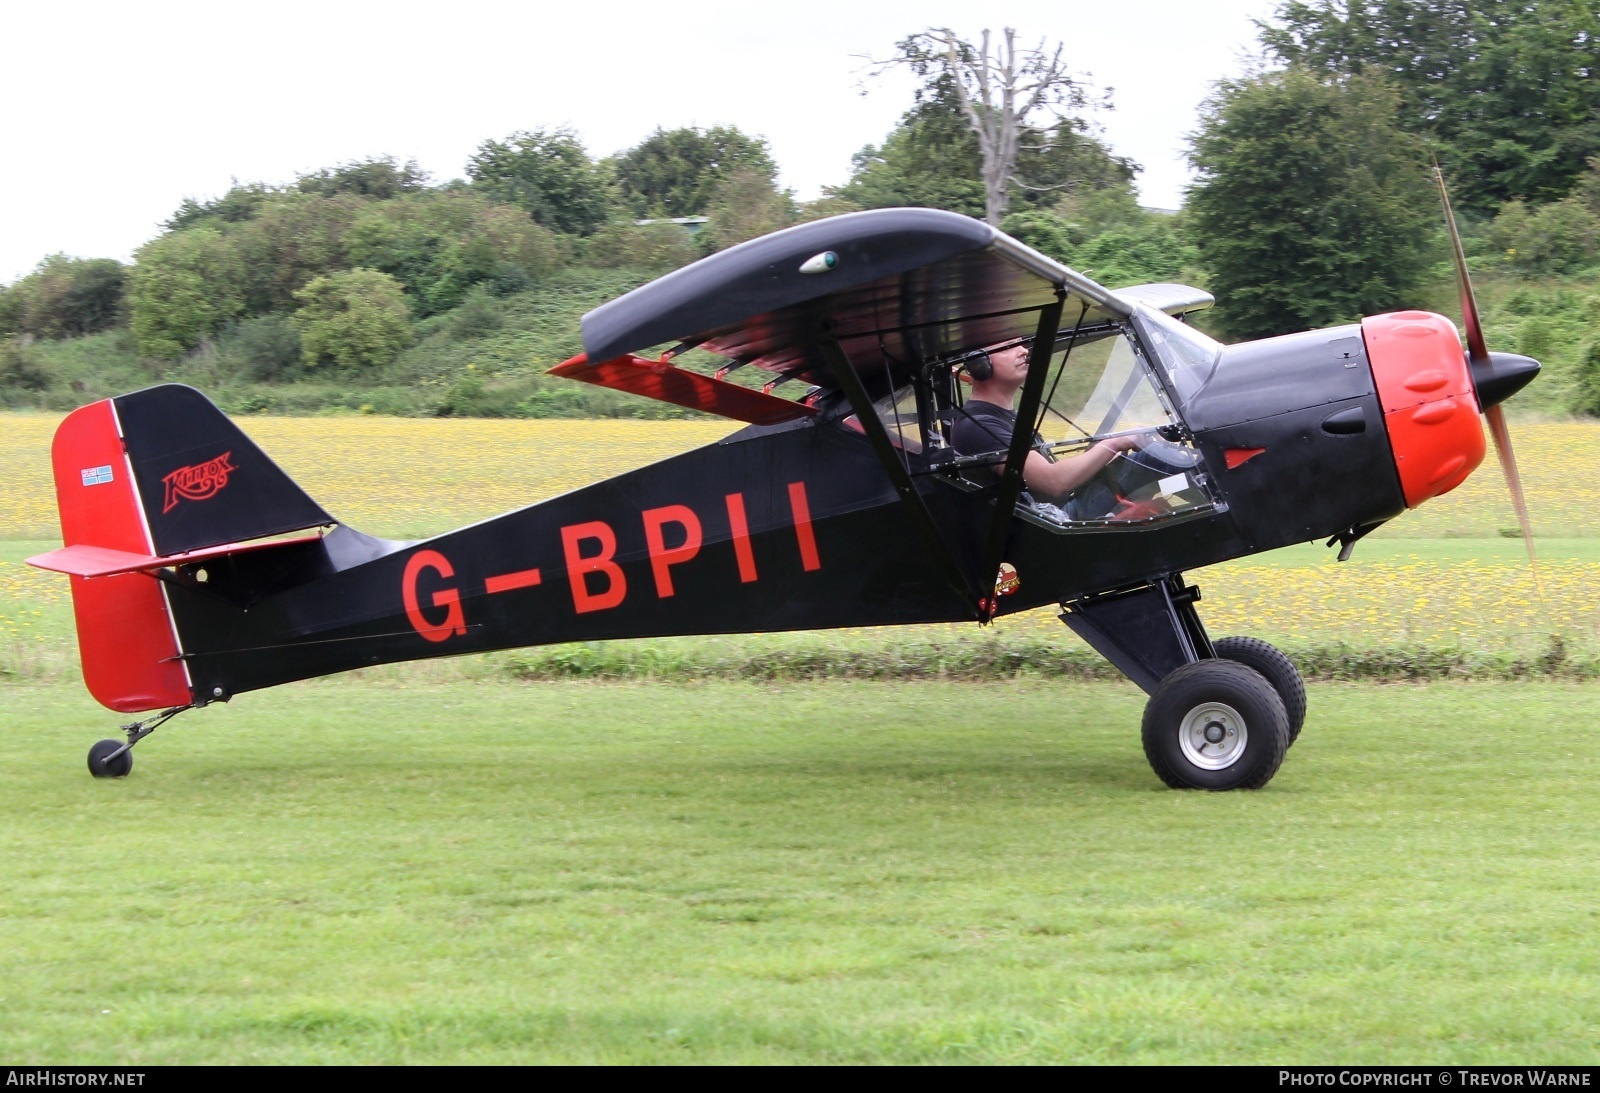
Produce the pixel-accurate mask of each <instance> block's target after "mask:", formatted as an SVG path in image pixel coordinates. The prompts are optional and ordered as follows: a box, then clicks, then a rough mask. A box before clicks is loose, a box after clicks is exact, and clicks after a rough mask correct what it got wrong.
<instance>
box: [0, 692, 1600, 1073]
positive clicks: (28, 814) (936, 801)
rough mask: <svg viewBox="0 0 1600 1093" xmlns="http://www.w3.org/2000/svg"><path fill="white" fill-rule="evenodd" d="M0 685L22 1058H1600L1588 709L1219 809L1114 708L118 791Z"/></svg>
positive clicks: (184, 755)
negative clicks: (1157, 757) (1159, 769)
mask: <svg viewBox="0 0 1600 1093" xmlns="http://www.w3.org/2000/svg"><path fill="white" fill-rule="evenodd" d="M5 695H6V704H7V728H8V731H7V732H6V734H5V735H4V737H3V738H0V763H3V766H4V769H5V770H6V771H7V790H6V793H5V795H4V796H3V799H0V845H3V848H4V849H3V853H0V892H3V893H4V896H3V897H0V919H3V922H0V928H3V935H0V936H4V938H5V942H4V944H3V946H0V1055H3V1056H4V1057H6V1058H10V1059H15V1060H26V1061H28V1062H30V1063H48V1062H54V1063H65V1062H76V1063H119V1064H146V1063H198V1062H248V1061H270V1062H446V1063H449V1062H456V1063H459V1062H529V1061H573V1062H576V1061H596V1062H603V1061H649V1062H673V1061H683V1062H738V1061H747V1062H817V1061H827V1062H1145V1063H1150V1062H1228V1063H1244V1062H1256V1063H1262V1062H1270V1063H1294V1062H1298V1063H1335V1062H1339V1063H1356V1062H1368V1063H1386V1062H1406V1063H1467V1062H1502V1063H1513V1062H1533V1061H1538V1062H1547V1063H1551V1062H1565V1063H1592V1062H1593V1061H1595V1059H1596V1056H1597V1054H1600V1049H1597V1047H1596V1044H1597V1043H1600V1035H1597V1034H1600V974H1597V973H1600V966H1597V965H1600V956H1597V955H1596V953H1595V950H1594V947H1593V945H1592V944H1591V942H1592V938H1593V937H1594V934H1595V931H1596V928H1597V926H1600V922H1597V916H1600V909H1597V907H1596V905H1595V901H1594V898H1593V893H1594V891H1595V890H1596V888H1597V886H1600V859H1597V858H1596V856H1595V854H1594V853H1593V846H1594V845H1595V843H1596V841H1597V839H1600V812H1597V809H1596V807H1595V805H1594V793H1593V787H1594V781H1595V777H1596V774H1597V764H1596V759H1595V755H1594V748H1593V744H1592V740H1591V738H1590V737H1591V734H1590V733H1588V731H1587V729H1586V726H1587V725H1589V724H1592V723H1593V722H1594V721H1595V720H1596V717H1597V715H1600V698H1597V697H1596V694H1595V692H1593V691H1592V690H1590V689H1586V688H1581V687H1573V686H1560V685H1533V684H1520V685H1469V686H1463V685H1452V686H1429V687H1401V688H1395V687H1387V688H1384V687H1374V686H1365V685H1364V686H1354V685H1337V686H1322V687H1318V688H1315V689H1314V691H1313V695H1312V714H1311V718H1310V721H1309V723H1308V726H1307V728H1306V731H1305V734H1304V736H1303V737H1302V739H1301V742H1300V743H1298V744H1297V745H1296V746H1295V748H1294V750H1293V751H1292V752H1291V754H1290V757H1289V759H1288V761H1287V762H1286V763H1285V765H1284V767H1283V769H1282V771H1281V772H1280V773H1279V775H1278V777H1277V779H1276V780H1275V781H1274V782H1273V783H1272V784H1271V786H1269V787H1268V788H1267V789H1266V790H1264V791H1262V792H1259V793H1235V794H1203V793H1182V792H1173V791H1169V790H1166V789H1163V788H1162V787H1161V786H1160V785H1159V783H1158V782H1157V781H1156V780H1155V778H1154V777H1153V775H1151V773H1150V771H1149V769H1148V767H1147V766H1146V765H1145V761H1144V757H1143V755H1142V753H1141V751H1140V747H1139V743H1138V721H1139V715H1140V709H1141V706H1142V696H1141V695H1140V694H1139V693H1138V692H1137V691H1135V690H1134V689H1133V688H1132V687H1130V686H1127V685H1121V684H1090V685H1062V684H1054V685H1039V684H1027V683H1023V684H1017V685H1010V686H1008V685H1003V684H1002V685H993V684H991V685H959V684H940V683H934V684H923V685H904V684H900V685H891V684H853V685H848V684H815V685H806V686H790V687H781V688H770V687H761V686H755V685H749V684H714V685H705V686H698V687H683V686H662V685H595V684H545V685H538V686H528V685H517V684H512V683H505V682H501V683H495V684H480V685H475V686H474V685H466V684H459V683H458V684H452V685H405V684H395V685H388V686H383V685H375V684H373V683H370V682H369V683H366V684H354V683H350V682H337V683H320V684H311V685H298V686H292V687H288V688H283V689H280V690H277V691H273V692H268V693H264V694H260V695H249V696H244V697H242V698H240V699H238V700H237V701H236V702H235V703H234V705H232V706H230V707H226V708H217V709H209V710H205V711H200V712H198V713H193V714H188V715H185V716H184V717H183V718H180V719H179V720H178V721H176V722H174V723H173V724H172V725H170V726H168V727H167V728H164V729H162V730H161V731H160V732H158V733H157V734H156V735H155V736H153V737H151V738H150V739H149V740H147V741H145V742H144V743H142V744H141V745H140V747H139V751H138V753H137V755H138V764H137V767H136V769H135V772H134V774H133V776H132V777H131V778H129V779H127V780H125V781H118V782H97V781H93V780H91V779H90V778H89V777H88V775H87V773H86V772H85V770H84V767H83V752H84V750H85V748H86V746H87V744H88V743H89V742H91V741H92V740H93V739H95V738H96V737H98V736H101V735H105V734H106V728H107V727H108V726H109V724H110V723H111V721H112V718H111V717H110V716H109V715H107V714H106V713H105V712H104V711H100V710H97V709H96V708H95V707H94V706H93V704H92V703H91V702H89V700H88V699H86V698H85V697H83V696H82V695H81V693H79V692H77V691H76V690H75V689H72V688H44V687H31V686H26V687H11V688H7V690H6V691H5ZM1397 711H1403V716H1397Z"/></svg>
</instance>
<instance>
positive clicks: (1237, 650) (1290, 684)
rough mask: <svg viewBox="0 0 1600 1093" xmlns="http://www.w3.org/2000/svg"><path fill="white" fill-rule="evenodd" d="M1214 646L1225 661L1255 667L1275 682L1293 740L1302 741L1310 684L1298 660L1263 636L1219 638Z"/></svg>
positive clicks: (1290, 738) (1291, 742)
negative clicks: (1299, 668) (1306, 680)
mask: <svg viewBox="0 0 1600 1093" xmlns="http://www.w3.org/2000/svg"><path fill="white" fill-rule="evenodd" d="M1212 647H1213V648H1214V649H1215V650H1216V652H1217V656H1219V657H1221V658H1222V659H1223V660H1233V661H1237V662H1238V663H1240V664H1243V665H1244V666H1245V667H1247V668H1254V669H1255V670H1256V671H1258V672H1260V673H1261V674H1262V676H1264V677H1265V678H1266V681H1267V682H1268V683H1270V684H1272V689H1273V690H1274V691H1277V692H1278V697H1279V698H1281V699H1283V712H1284V713H1285V714H1286V715H1288V718H1289V743H1290V744H1293V743H1294V742H1295V741H1296V740H1298V739H1299V738H1300V730H1301V729H1302V728H1303V727H1304V726H1305V723H1306V685H1305V681H1304V680H1302V679H1301V678H1300V672H1299V670H1298V669H1297V668H1295V666H1294V661H1292V660H1290V659H1289V658H1288V657H1287V656H1285V655H1284V654H1283V652H1282V650H1280V649H1278V648H1277V647H1276V646H1273V645H1269V644H1268V643H1267V642H1264V641H1262V640H1261V639H1260V638H1218V639H1217V640H1216V641H1215V642H1213V643H1212Z"/></svg>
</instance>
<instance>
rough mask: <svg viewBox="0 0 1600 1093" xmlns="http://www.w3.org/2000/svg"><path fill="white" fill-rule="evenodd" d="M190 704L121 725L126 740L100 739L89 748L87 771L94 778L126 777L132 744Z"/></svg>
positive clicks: (129, 767) (186, 708)
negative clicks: (126, 737)
mask: <svg viewBox="0 0 1600 1093" xmlns="http://www.w3.org/2000/svg"><path fill="white" fill-rule="evenodd" d="M188 709H193V707H192V706H174V707H172V708H171V709H170V710H162V711H161V712H160V713H158V714H156V716H154V717H150V718H146V719H145V720H143V721H131V722H129V723H128V724H126V725H124V726H122V731H123V732H124V733H126V734H127V735H128V742H127V743H123V742H122V741H121V740H101V741H99V742H98V743H96V744H95V745H94V747H92V748H90V749H89V773H90V774H92V775H94V776H95V777H96V778H126V777H127V776H128V773H129V772H130V771H132V770H133V746H134V745H135V744H137V743H138V742H139V741H141V740H143V739H144V738H145V737H147V736H149V735H150V734H151V733H153V732H155V731H156V730H157V729H159V728H160V727H161V726H162V725H165V724H166V723H167V722H168V721H171V720H172V719H173V718H174V717H177V716H178V715H179V714H181V713H182V712H183V711H184V710H188Z"/></svg>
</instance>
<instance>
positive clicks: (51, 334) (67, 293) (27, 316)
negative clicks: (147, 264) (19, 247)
mask: <svg viewBox="0 0 1600 1093" xmlns="http://www.w3.org/2000/svg"><path fill="white" fill-rule="evenodd" d="M127 280H128V270H127V267H126V266H124V265H123V264H122V263H121V262H118V261H117V260H116V259H114V258H69V257H67V256H66V255H64V254H52V255H51V256H50V257H48V258H46V259H45V260H44V261H42V262H40V263H39V265H38V267H37V268H36V269H35V270H34V271H33V272H32V273H30V274H28V276H26V277H24V278H22V279H21V280H20V281H18V282H17V283H16V284H14V285H12V286H11V287H10V288H9V289H7V290H6V303H5V304H4V305H0V331H3V332H6V333H14V334H31V335H33V336H34V337H36V338H71V337H77V336H79V335H82V334H95V333H98V332H99V331H102V330H109V329H111V328H112V327H114V326H116V325H118V324H119V323H120V322H121V321H122V319H123V294H124V291H125V289H126V287H127Z"/></svg>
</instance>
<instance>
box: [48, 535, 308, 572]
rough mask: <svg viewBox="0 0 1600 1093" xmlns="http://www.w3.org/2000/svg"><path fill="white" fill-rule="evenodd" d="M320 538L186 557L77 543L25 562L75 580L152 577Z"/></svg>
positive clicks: (231, 545) (255, 544)
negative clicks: (159, 571) (157, 572)
mask: <svg viewBox="0 0 1600 1093" xmlns="http://www.w3.org/2000/svg"><path fill="white" fill-rule="evenodd" d="M320 538H321V536H320V535H301V536H298V537H296V538H293V539H270V540H266V541H258V542H253V543H225V544H223V545H222V546H214V547H207V548H206V549H204V550H191V551H188V552H186V553H183V554H164V555H156V554H138V553H135V552H133V551H128V550H113V549H112V548H110V547H99V546H90V545H89V544H87V543H78V544H75V545H73V546H64V547H62V548H61V549H59V550H52V551H50V552H49V553H47V554H36V555H34V556H33V557H32V558H28V559H26V561H27V563H28V564H29V565H31V566H33V567H35V568H36V569H48V570H51V571H53V572H55V573H69V574H71V575H72V576H74V577H110V576H112V575H114V574H117V573H149V572H152V571H154V570H157V569H167V568H170V567H172V566H179V565H192V564H194V563H195V562H203V561H206V560H207V559H209V558H221V557H224V556H226V555H229V554H246V553H249V552H250V551H254V550H268V549H271V548H272V547H281V546H288V545H290V544H292V543H309V542H314V541H315V540H317V539H320Z"/></svg>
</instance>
